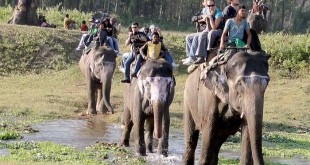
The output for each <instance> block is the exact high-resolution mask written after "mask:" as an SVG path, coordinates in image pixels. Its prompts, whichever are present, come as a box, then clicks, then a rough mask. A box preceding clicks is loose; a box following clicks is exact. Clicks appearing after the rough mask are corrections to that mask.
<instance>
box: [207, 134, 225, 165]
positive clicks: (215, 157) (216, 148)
mask: <svg viewBox="0 0 310 165" xmlns="http://www.w3.org/2000/svg"><path fill="white" fill-rule="evenodd" d="M228 136H229V135H222V136H217V137H216V138H215V139H214V142H213V143H212V148H214V150H213V151H214V152H213V156H212V157H213V159H212V160H211V162H210V164H218V155H219V153H220V149H221V146H222V144H223V143H224V142H225V141H226V140H227V138H228Z"/></svg>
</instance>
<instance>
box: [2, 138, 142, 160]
mask: <svg viewBox="0 0 310 165" xmlns="http://www.w3.org/2000/svg"><path fill="white" fill-rule="evenodd" d="M7 148H8V149H9V150H10V154H9V155H7V156H0V162H1V161H3V162H5V161H8V160H15V161H16V162H26V163H29V164H31V163H48V164H53V163H55V162H56V163H61V164H85V165H87V164H89V165H93V164H98V165H108V164H145V161H144V160H143V159H142V158H139V157H133V158H128V155H130V151H129V150H128V149H127V148H124V147H119V146H117V145H116V144H109V143H98V144H94V145H92V146H90V147H87V148H86V149H85V150H83V151H80V150H77V149H75V148H73V147H70V146H66V145H59V144H55V143H52V142H48V141H47V142H33V141H24V142H16V143H10V144H8V145H7Z"/></svg>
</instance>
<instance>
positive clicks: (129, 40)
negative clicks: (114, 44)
mask: <svg viewBox="0 0 310 165" xmlns="http://www.w3.org/2000/svg"><path fill="white" fill-rule="evenodd" d="M132 35H133V34H132V32H129V34H128V38H127V40H126V41H125V46H128V45H129V44H130V43H131V37H132Z"/></svg>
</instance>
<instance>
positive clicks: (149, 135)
mask: <svg viewBox="0 0 310 165" xmlns="http://www.w3.org/2000/svg"><path fill="white" fill-rule="evenodd" d="M145 124H146V126H145V131H146V132H145V143H146V149H147V152H150V153H153V132H154V118H148V119H146V122H145Z"/></svg>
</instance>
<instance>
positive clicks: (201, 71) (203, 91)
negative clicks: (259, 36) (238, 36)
mask: <svg viewBox="0 0 310 165" xmlns="http://www.w3.org/2000/svg"><path fill="white" fill-rule="evenodd" d="M268 58H269V55H267V54H266V53H264V52H263V51H262V52H258V51H257V52H253V51H252V52H245V51H240V52H237V53H236V54H234V55H231V56H230V57H226V60H224V61H220V62H217V63H215V62H214V63H213V64H214V65H209V67H205V68H202V67H199V68H198V69H196V70H195V71H194V72H192V73H191V74H190V75H189V76H188V78H187V80H186V83H185V89H184V114H183V115H184V117H183V123H184V137H185V149H184V153H183V156H182V164H194V161H195V149H196V147H197V141H198V138H199V133H200V132H201V134H202V138H201V154H200V158H199V164H211V165H213V164H217V163H218V154H219V151H220V147H221V145H222V144H223V143H224V142H225V141H226V139H227V138H228V137H229V136H230V135H233V134H235V133H236V132H237V131H238V130H240V128H241V134H242V137H241V139H242V140H241V146H242V147H241V148H242V149H241V159H240V164H245V165H249V164H253V163H254V164H257V165H258V164H259V165H261V164H264V160H263V154H262V122H263V121H262V120H263V104H264V92H265V90H266V88H267V85H268V82H269V79H270V78H269V75H268ZM209 64H210V63H209Z"/></svg>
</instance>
